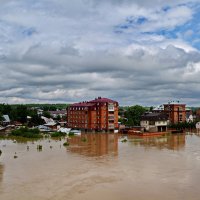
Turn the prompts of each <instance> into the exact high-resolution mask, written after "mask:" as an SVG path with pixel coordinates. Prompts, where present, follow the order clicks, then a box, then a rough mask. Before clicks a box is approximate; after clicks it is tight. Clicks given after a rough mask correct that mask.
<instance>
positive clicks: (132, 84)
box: [0, 0, 200, 105]
mask: <svg viewBox="0 0 200 200" xmlns="http://www.w3.org/2000/svg"><path fill="white" fill-rule="evenodd" d="M194 2H195V1H193V3H194ZM188 3H189V1H186V0H183V1H181V0H180V1H176V2H174V1H171V0H170V1H167V3H166V1H158V0H154V1H151V3H150V1H128V0H125V1H101V2H100V1H94V0H76V1H64V0H59V1H54V0H51V1H50V0H45V1H39V0H36V1H31V3H30V2H28V1H25V0H22V1H11V0H10V1H3V2H1V8H0V19H1V20H0V43H1V48H0V70H1V71H2V73H1V74H0V80H1V81H2V82H3V83H4V84H1V86H0V101H1V102H9V103H20V102H21V103H24V102H35V101H39V102H45V101H46V102H51V101H53V102H76V101H80V100H85V99H90V98H94V97H95V96H107V97H110V98H114V99H116V100H119V102H120V103H121V104H124V105H128V104H135V103H141V104H143V105H145V104H146V105H152V104H160V103H162V102H165V101H168V100H170V99H173V98H181V99H183V101H184V99H185V101H187V102H186V103H192V104H193V105H195V104H198V98H199V95H198V92H199V88H198V87H197V85H198V84H199V80H198V78H197V77H199V75H200V71H199V63H200V54H199V51H198V50H197V49H195V48H194V47H193V46H192V44H190V43H188V42H186V41H185V40H184V39H185V38H186V37H187V36H188V35H191V34H192V30H188V31H187V32H186V33H185V36H183V37H181V36H177V38H168V37H166V36H165V35H162V34H156V32H157V31H158V30H173V29H174V28H175V27H177V26H181V25H183V24H185V23H186V22H188V21H189V20H191V19H192V17H193V14H194V10H193V9H192V6H189V5H191V2H190V4H188ZM180 4H181V5H180ZM153 5H156V6H153ZM165 6H169V9H167V10H163V7H165ZM130 17H131V18H132V19H133V20H136V19H138V17H143V18H144V19H147V20H145V21H144V23H141V24H137V23H136V24H129V25H130V28H127V29H126V28H124V29H123V30H122V33H120V34H119V33H116V30H115V29H116V27H118V26H120V25H124V24H126V23H127V19H128V18H130ZM146 31H148V32H152V34H144V32H146ZM191 95H193V98H191Z"/></svg>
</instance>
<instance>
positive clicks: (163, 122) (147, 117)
mask: <svg viewBox="0 0 200 200" xmlns="http://www.w3.org/2000/svg"><path fill="white" fill-rule="evenodd" d="M168 124H169V120H168V117H167V115H165V114H163V113H145V114H144V115H142V116H141V121H140V126H141V127H142V128H144V131H147V132H165V131H167V125H168Z"/></svg>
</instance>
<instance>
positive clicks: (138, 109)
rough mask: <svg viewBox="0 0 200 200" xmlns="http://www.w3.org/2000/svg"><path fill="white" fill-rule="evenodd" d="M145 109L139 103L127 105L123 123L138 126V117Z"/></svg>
mask: <svg viewBox="0 0 200 200" xmlns="http://www.w3.org/2000/svg"><path fill="white" fill-rule="evenodd" d="M146 111H147V110H146V108H144V107H142V106H139V105H135V106H131V107H129V108H128V109H127V111H126V112H125V117H126V118H127V121H126V122H125V124H126V125H128V126H139V125H140V118H141V116H142V115H143V114H144V113H145V112H146Z"/></svg>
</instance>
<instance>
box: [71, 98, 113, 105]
mask: <svg viewBox="0 0 200 200" xmlns="http://www.w3.org/2000/svg"><path fill="white" fill-rule="evenodd" d="M96 103H117V101H114V100H112V99H108V98H102V97H98V98H96V99H94V100H91V101H83V102H79V103H74V104H72V105H71V106H74V107H92V106H95V104H96Z"/></svg>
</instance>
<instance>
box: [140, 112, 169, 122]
mask: <svg viewBox="0 0 200 200" xmlns="http://www.w3.org/2000/svg"><path fill="white" fill-rule="evenodd" d="M141 120H147V121H148V120H151V121H163V120H168V117H167V115H166V114H163V113H145V114H144V115H142V116H141Z"/></svg>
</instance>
